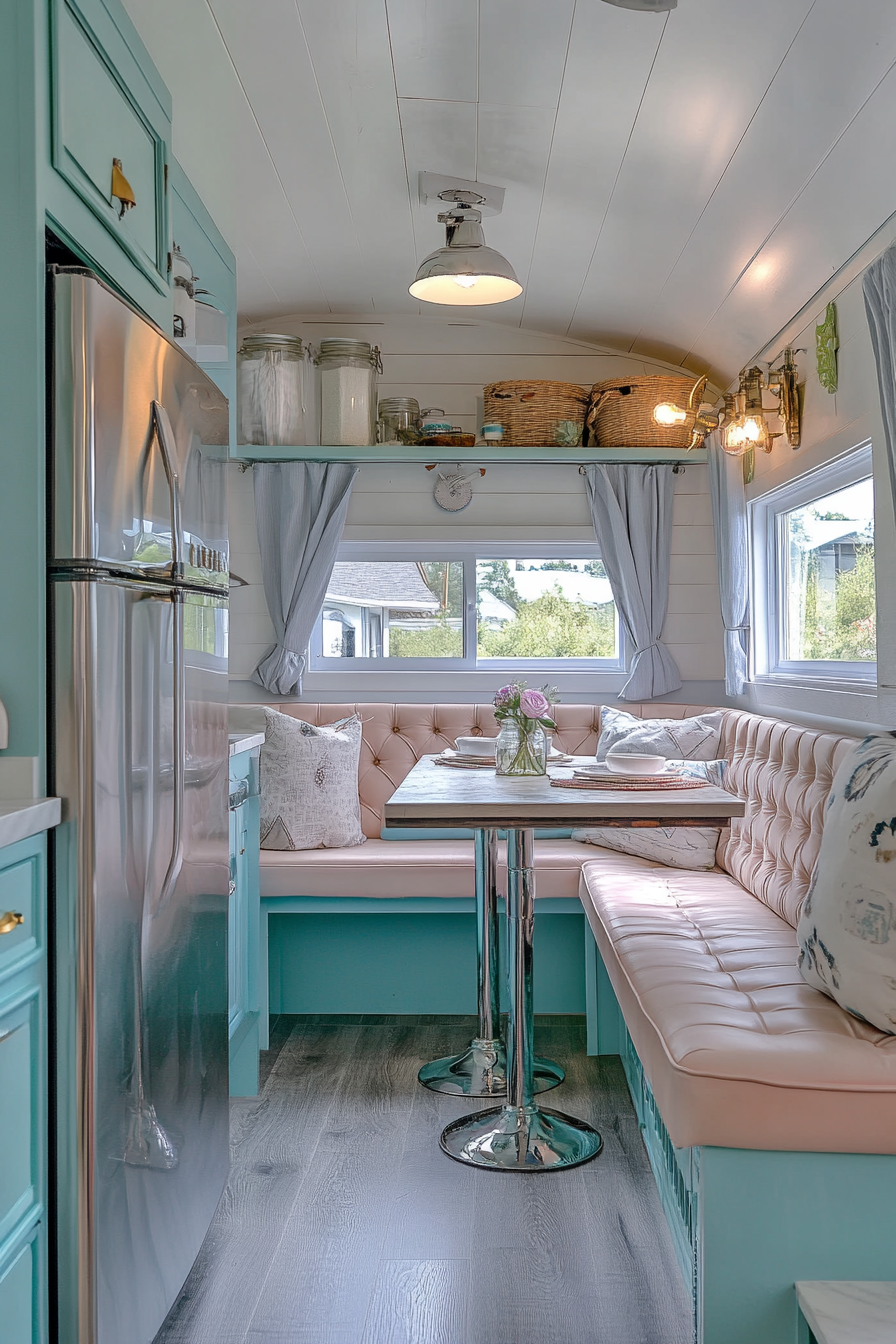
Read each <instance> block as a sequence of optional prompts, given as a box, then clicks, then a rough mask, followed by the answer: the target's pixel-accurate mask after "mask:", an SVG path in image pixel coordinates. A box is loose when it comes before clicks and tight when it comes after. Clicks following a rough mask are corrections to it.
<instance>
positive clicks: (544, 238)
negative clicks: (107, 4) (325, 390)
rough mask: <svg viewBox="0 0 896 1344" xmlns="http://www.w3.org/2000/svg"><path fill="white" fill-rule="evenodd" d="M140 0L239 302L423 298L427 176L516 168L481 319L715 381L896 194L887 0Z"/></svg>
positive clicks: (140, 18) (329, 304)
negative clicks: (507, 288) (232, 261)
mask: <svg viewBox="0 0 896 1344" xmlns="http://www.w3.org/2000/svg"><path fill="white" fill-rule="evenodd" d="M125 5H126V8H127V9H128V11H129V13H130V16H131V18H132V19H133V21H134V23H135V25H136V27H137V29H138V31H139V33H140V35H141V37H142V38H143V41H144V42H145V43H146V46H147V47H148V49H149V51H150V54H151V55H152V57H153V59H154V60H155V62H156V64H157V65H158V67H159V69H160V71H161V73H162V76H163V78H164V79H165V81H166V83H167V84H168V86H169V88H170V90H171V93H172V95H173V99H174V117H175V130H174V150H175V153H176V154H177V156H178V158H179V159H180V161H181V163H182V164H183V166H184V168H185V169H186V171H187V173H188V175H189V176H190V178H191V179H192V181H193V182H194V184H195V185H196V187H197V189H198V190H199V192H200V194H201V195H202V197H203V199H204V200H205V202H206V204H207V206H208V207H209V209H210V211H211V212H212V214H213V215H214V216H215V218H216V219H217V221H218V222H219V224H220V226H221V229H222V232H223V233H224V235H225V237H226V238H227V240H228V242H229V243H230V245H231V246H232V247H233V249H234V252H235V253H236V256H237V262H238V268H239V292H240V311H241V314H242V315H244V316H245V317H246V318H247V319H249V320H257V319H260V318H262V317H264V318H268V317H273V316H275V315H277V314H282V313H286V312H290V313H294V312H300V311H305V312H315V313H322V312H327V311H332V312H334V313H338V312H348V311H351V312H352V313H363V312H368V311H369V312H376V313H379V314H384V313H402V312H412V311H420V305H418V304H417V303H415V301H414V300H413V299H412V298H411V297H410V296H409V295H408V293H407V287H408V284H409V283H410V281H411V279H412V278H413V276H414V272H415V270H416V268H417V265H418V263H419V261H420V260H421V259H422V258H423V257H424V256H425V255H426V254H427V253H428V252H430V251H432V250H433V248H435V247H437V246H439V245H441V242H442V241H443V235H442V230H441V227H440V226H439V225H438V224H437V222H436V210H435V209H434V208H433V207H432V206H421V205H420V204H419V202H418V199H417V177H418V173H419V172H420V170H421V169H423V170H429V171H431V172H438V173H444V174H450V175H453V176H458V177H464V178H470V179H474V178H478V179H479V180H482V181H485V182H491V183H495V184H497V185H500V186H503V187H505V188H506V198H505V203H504V213H503V214H502V215H501V216H499V217H498V218H495V219H490V220H486V221H485V224H486V237H487V241H488V243H489V245H490V246H492V247H496V248H498V249H500V251H502V252H503V253H505V255H506V256H507V257H508V258H509V259H510V261H511V262H512V264H513V266H514V268H515V270H516V272H517V274H518V276H519V278H520V280H521V281H522V282H523V285H524V287H525V288H524V293H523V294H522V296H521V297H520V298H518V299H515V300H513V301H512V302H510V303H507V304H504V305H501V306H500V307H492V308H490V309H487V310H483V317H487V319H488V320H489V321H490V322H493V321H500V322H506V323H512V324H514V325H517V326H521V327H524V328H528V329H533V330H540V331H547V332H553V333H558V334H564V335H569V336H571V337H574V338H575V339H577V340H583V341H593V342H597V343H600V344H602V345H604V346H610V347H612V348H615V349H619V350H630V351H632V352H633V353H636V354H641V355H649V356H653V357H658V358H662V359H665V360H669V361H671V362H673V363H676V364H677V363H681V364H684V365H686V366H687V367H689V368H694V369H698V370H707V371H709V372H710V373H711V374H712V375H713V376H714V378H715V380H716V381H719V382H721V383H723V384H724V383H727V382H728V381H729V380H730V379H731V377H732V376H733V375H734V374H735V373H736V372H737V369H738V368H739V367H740V366H741V365H742V364H743V363H744V362H745V361H746V360H747V359H749V358H750V357H751V356H752V354H753V353H754V352H755V351H756V350H758V349H759V348H760V347H762V346H763V345H764V344H765V343H766V342H767V341H768V340H770V339H771V338H772V336H773V335H774V333H775V332H776V331H778V330H779V329H780V328H781V327H783V326H784V324H785V323H786V322H787V321H788V319H789V318H790V317H791V316H792V314H793V313H795V312H796V311H797V310H798V309H799V308H801V307H802V306H803V305H804V304H805V303H807V302H808V301H809V300H810V299H811V297H812V295H813V294H814V293H815V292H816V291H817V290H818V289H819V288H820V287H821V286H822V285H823V284H824V283H825V282H826V281H827V280H829V279H830V277H831V275H832V274H833V273H834V272H835V271H836V270H837V269H838V268H839V267H840V266H841V265H843V264H844V263H845V262H846V261H847V259H848V258H849V257H850V256H851V255H852V254H853V253H854V252H855V251H856V250H857V249H858V248H859V246H860V245H861V244H862V243H863V242H864V241H865V240H866V239H867V238H868V237H869V236H870V235H871V234H872V233H873V232H874V231H875V230H876V229H877V228H878V227H879V226H880V225H881V224H882V223H883V222H884V220H886V219H887V218H888V217H889V216H890V215H891V214H893V213H894V211H896V174H894V173H893V171H892V145H891V142H892V129H891V128H892V127H893V125H894V124H896V70H894V64H896V5H894V4H893V0H862V2H861V3H860V4H854V3H846V2H845V0H751V2H750V3H749V4H744V0H680V3H679V5H678V8H677V9H676V10H674V11H672V12H670V13H668V14H662V15H654V14H645V13H636V12H632V11H629V10H625V9H619V8H616V7H614V6H612V5H609V4H604V3H601V0H549V3H545V0H261V2H260V3H247V0H125ZM882 166H883V167H882ZM425 307H426V308H429V306H428V305H425ZM429 311H432V309H429ZM445 311H448V312H451V311H456V310H445ZM475 311H476V310H472V312H475ZM465 312H466V314H467V316H471V315H472V312H471V310H470V309H467V310H465Z"/></svg>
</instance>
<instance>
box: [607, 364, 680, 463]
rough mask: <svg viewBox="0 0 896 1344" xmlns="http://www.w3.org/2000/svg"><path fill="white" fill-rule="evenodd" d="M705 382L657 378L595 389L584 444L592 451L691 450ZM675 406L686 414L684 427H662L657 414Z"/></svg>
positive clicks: (622, 381) (671, 376)
mask: <svg viewBox="0 0 896 1344" xmlns="http://www.w3.org/2000/svg"><path fill="white" fill-rule="evenodd" d="M705 387H706V379H705V378H698V379H697V380H696V381H695V380H694V379H693V378H679V377H676V375H675V374H671V373H670V374H666V373H663V374H657V375H655V376H650V377H640V378H609V379H607V381H606V382H603V383H595V384H594V386H593V387H592V389H591V404H590V406H589V408H588V417H587V422H586V429H585V435H586V442H587V443H589V444H591V446H592V447H594V448H688V447H689V446H690V444H691V440H692V436H693V433H694V420H695V418H696V415H697V411H698V410H699V409H700V402H701V401H702V399H703V390H704V388H705ZM664 401H671V402H674V403H675V404H676V405H677V406H680V407H681V408H682V410H686V411H687V412H688V414H687V418H686V420H685V421H684V423H683V424H681V425H658V424H657V423H656V421H655V420H654V418H653V408H654V407H655V406H658V405H660V403H661V402H664Z"/></svg>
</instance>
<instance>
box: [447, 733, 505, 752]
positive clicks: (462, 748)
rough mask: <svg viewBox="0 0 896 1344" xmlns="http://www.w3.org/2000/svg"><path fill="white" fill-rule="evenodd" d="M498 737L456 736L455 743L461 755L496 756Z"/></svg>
mask: <svg viewBox="0 0 896 1344" xmlns="http://www.w3.org/2000/svg"><path fill="white" fill-rule="evenodd" d="M497 740H498V739H497V738H496V737H456V738H455V739H454V745H455V747H456V748H457V750H458V751H459V752H460V754H461V756H494V754H495V743H496V742H497Z"/></svg>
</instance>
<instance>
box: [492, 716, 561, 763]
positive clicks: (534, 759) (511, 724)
mask: <svg viewBox="0 0 896 1344" xmlns="http://www.w3.org/2000/svg"><path fill="white" fill-rule="evenodd" d="M547 765H548V745H547V738H546V737H545V731H544V729H543V728H542V726H541V724H540V723H533V724H532V727H531V728H530V729H529V730H528V731H524V730H523V729H522V728H521V727H520V725H519V724H518V723H517V722H516V720H515V719H502V720H501V727H500V729H499V731H498V739H497V741H496V743H495V774H496V775H543V774H545V773H546V772H547Z"/></svg>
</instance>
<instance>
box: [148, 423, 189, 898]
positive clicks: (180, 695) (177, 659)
mask: <svg viewBox="0 0 896 1344" xmlns="http://www.w3.org/2000/svg"><path fill="white" fill-rule="evenodd" d="M156 404H157V403H154V405H156ZM176 479H177V478H176V477H175V480H176ZM172 603H173V613H172V620H173V626H172V631H171V638H172V646H173V656H174V696H173V700H174V706H173V708H174V722H173V724H172V729H173V733H172V737H173V749H174V798H173V808H172V811H173V816H172V826H171V831H172V834H171V859H170V861H169V863H168V869H167V871H166V873H165V880H164V882H163V883H162V889H161V891H160V893H159V906H158V908H159V909H162V908H163V906H164V905H165V904H166V903H167V901H168V898H169V896H170V895H171V893H172V891H173V890H174V885H175V883H176V882H177V879H178V876H179V875H180V869H181V865H182V863H183V855H184V789H185V787H186V762H185V760H184V753H185V751H186V688H185V684H184V681H185V678H184V603H183V597H182V596H181V594H180V593H174V594H173V595H172Z"/></svg>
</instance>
